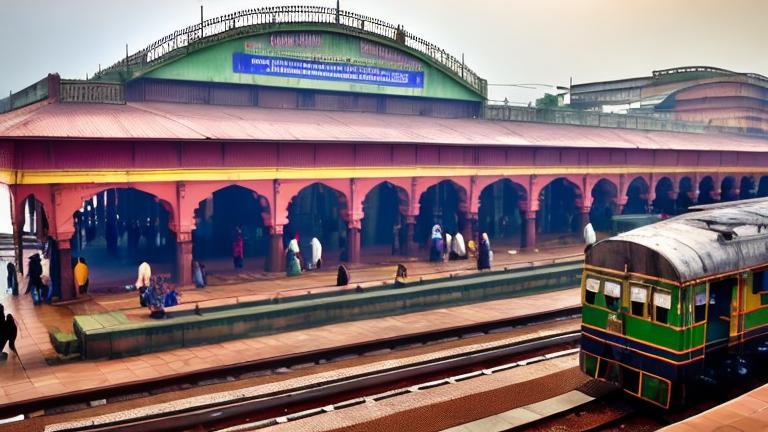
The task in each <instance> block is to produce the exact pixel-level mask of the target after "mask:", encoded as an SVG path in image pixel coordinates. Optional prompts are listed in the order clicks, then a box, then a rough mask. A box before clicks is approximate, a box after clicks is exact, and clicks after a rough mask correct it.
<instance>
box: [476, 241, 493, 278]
mask: <svg viewBox="0 0 768 432" xmlns="http://www.w3.org/2000/svg"><path fill="white" fill-rule="evenodd" d="M479 249H480V250H479V253H478V256H477V269H478V270H490V269H491V261H492V260H493V258H492V256H491V242H490V241H489V240H488V234H486V233H483V237H482V239H481V240H480V247H479Z"/></svg>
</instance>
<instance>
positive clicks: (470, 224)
mask: <svg viewBox="0 0 768 432" xmlns="http://www.w3.org/2000/svg"><path fill="white" fill-rule="evenodd" d="M476 225H477V213H467V219H466V221H464V232H462V233H461V235H463V236H464V243H466V242H468V241H469V240H471V239H473V238H475V235H476V231H477V229H476Z"/></svg>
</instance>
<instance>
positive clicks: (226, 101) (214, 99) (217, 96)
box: [211, 86, 254, 106]
mask: <svg viewBox="0 0 768 432" xmlns="http://www.w3.org/2000/svg"><path fill="white" fill-rule="evenodd" d="M253 92H254V89H253V88H252V87H246V86H232V87H229V86H227V87H222V86H211V104H212V105H229V106H249V105H253Z"/></svg>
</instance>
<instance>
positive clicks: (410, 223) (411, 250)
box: [405, 216, 419, 255]
mask: <svg viewBox="0 0 768 432" xmlns="http://www.w3.org/2000/svg"><path fill="white" fill-rule="evenodd" d="M405 230H406V231H405V232H406V238H405V255H414V254H416V253H418V251H419V245H418V244H417V243H416V242H415V241H413V236H414V235H415V233H416V217H415V216H407V217H406V218H405Z"/></svg>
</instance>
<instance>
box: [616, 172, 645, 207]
mask: <svg viewBox="0 0 768 432" xmlns="http://www.w3.org/2000/svg"><path fill="white" fill-rule="evenodd" d="M649 191H650V188H649V187H648V182H646V181H645V179H644V178H642V177H635V178H634V179H633V180H632V182H631V183H629V187H628V188H627V204H626V205H624V209H623V210H622V214H645V213H648V192H649Z"/></svg>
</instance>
